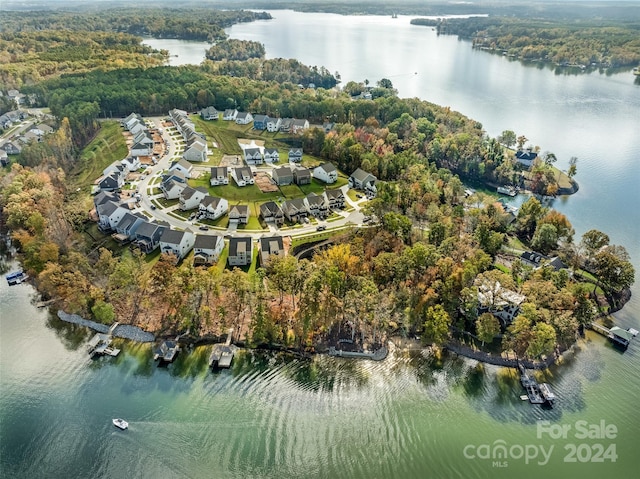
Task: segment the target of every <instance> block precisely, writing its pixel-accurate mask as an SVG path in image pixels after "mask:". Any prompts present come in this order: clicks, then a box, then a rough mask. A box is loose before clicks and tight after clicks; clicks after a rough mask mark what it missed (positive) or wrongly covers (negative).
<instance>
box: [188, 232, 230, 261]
mask: <svg viewBox="0 0 640 479" xmlns="http://www.w3.org/2000/svg"><path fill="white" fill-rule="evenodd" d="M223 249H224V239H223V238H222V236H220V235H216V234H214V235H196V241H195V242H194V244H193V265H194V266H200V265H212V264H214V263H216V262H217V261H218V259H219V258H220V254H221V253H222V250H223Z"/></svg>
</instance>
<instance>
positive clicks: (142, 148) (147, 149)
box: [130, 133, 153, 156]
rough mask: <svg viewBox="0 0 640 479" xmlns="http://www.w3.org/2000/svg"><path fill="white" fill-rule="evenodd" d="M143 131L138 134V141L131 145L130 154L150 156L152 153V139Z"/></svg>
mask: <svg viewBox="0 0 640 479" xmlns="http://www.w3.org/2000/svg"><path fill="white" fill-rule="evenodd" d="M149 140H151V139H150V138H148V137H147V136H146V135H145V134H144V133H142V134H141V135H140V141H139V142H134V143H133V145H131V150H130V151H131V156H151V154H152V153H153V140H151V141H149Z"/></svg>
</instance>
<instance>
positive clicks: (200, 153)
mask: <svg viewBox="0 0 640 479" xmlns="http://www.w3.org/2000/svg"><path fill="white" fill-rule="evenodd" d="M207 153H208V148H207V143H206V141H201V140H195V141H193V142H192V143H191V144H190V145H188V146H187V147H186V148H185V150H184V153H183V154H182V158H184V159H185V160H188V161H194V162H199V163H202V162H205V161H207Z"/></svg>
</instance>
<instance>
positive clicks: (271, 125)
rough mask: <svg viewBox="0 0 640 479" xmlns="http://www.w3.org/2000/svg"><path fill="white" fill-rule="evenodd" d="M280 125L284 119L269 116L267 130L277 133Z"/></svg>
mask: <svg viewBox="0 0 640 479" xmlns="http://www.w3.org/2000/svg"><path fill="white" fill-rule="evenodd" d="M280 125H282V119H280V118H271V117H269V119H268V120H267V131H268V132H270V133H275V132H277V131H278V130H280Z"/></svg>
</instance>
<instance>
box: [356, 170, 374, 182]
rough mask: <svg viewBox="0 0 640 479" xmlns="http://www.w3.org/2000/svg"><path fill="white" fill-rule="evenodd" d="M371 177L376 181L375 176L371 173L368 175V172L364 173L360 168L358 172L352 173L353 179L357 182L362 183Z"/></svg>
mask: <svg viewBox="0 0 640 479" xmlns="http://www.w3.org/2000/svg"><path fill="white" fill-rule="evenodd" d="M370 176H371V177H373V179H374V180H375V179H376V177H375V176H373V175H372V174H371V173H367V172H366V171H364V170H362V169H360V168H358V169H357V170H356V171H354V172H353V173H351V177H352V178H355V179H356V180H358V181H361V182H362V181H366V179H367V178H368V177H370Z"/></svg>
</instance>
